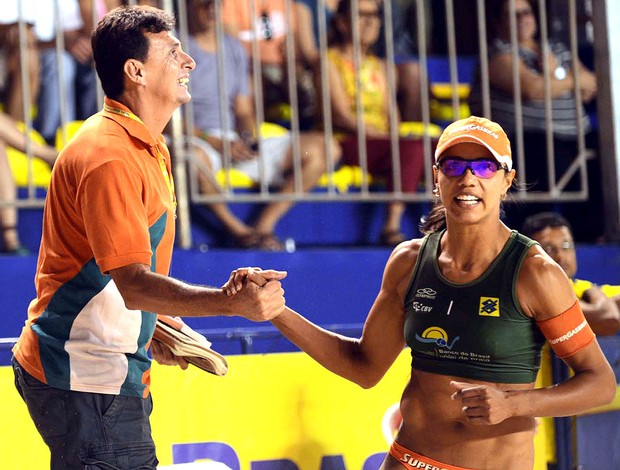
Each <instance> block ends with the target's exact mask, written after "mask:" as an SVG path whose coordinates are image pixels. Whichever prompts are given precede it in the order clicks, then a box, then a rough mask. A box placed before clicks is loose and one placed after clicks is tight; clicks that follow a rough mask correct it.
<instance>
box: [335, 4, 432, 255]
mask: <svg viewBox="0 0 620 470" xmlns="http://www.w3.org/2000/svg"><path fill="white" fill-rule="evenodd" d="M358 5H359V10H358V11H357V12H355V13H356V14H358V15H359V27H360V31H359V36H360V49H361V57H360V70H359V72H358V73H356V70H355V62H354V56H353V54H354V51H353V30H352V25H351V1H350V0H342V1H341V2H340V4H339V5H338V10H337V11H336V13H335V14H334V16H333V17H332V19H331V23H330V30H329V50H328V62H329V90H330V94H331V96H330V100H331V108H332V120H333V125H334V130H335V131H337V132H339V133H340V135H341V138H342V140H341V145H342V161H343V163H345V164H348V165H359V164H360V160H359V150H358V123H357V106H356V81H357V77H359V79H360V81H361V91H360V94H361V103H362V108H363V109H362V110H361V112H362V114H363V121H364V124H365V126H364V128H365V132H366V150H367V169H368V171H369V172H370V173H371V174H372V175H375V176H380V177H383V178H385V179H386V181H387V185H388V191H392V190H393V189H394V184H393V180H392V148H391V147H392V145H391V140H390V136H389V132H390V126H389V116H390V111H391V110H390V102H389V98H388V96H389V95H388V83H387V64H386V62H385V61H384V60H382V59H380V58H378V57H377V56H376V55H374V54H373V53H372V47H373V46H374V45H375V44H376V42H377V38H378V37H379V30H380V28H381V3H380V2H379V1H376V0H360V1H359V3H358ZM394 112H398V111H397V110H394ZM399 154H400V155H399V158H400V171H401V180H400V181H401V189H402V191H403V192H409V193H412V192H415V191H416V190H417V186H418V182H419V181H420V179H421V177H422V173H423V168H424V162H423V156H422V153H421V152H420V146H419V141H416V140H414V139H409V138H403V137H401V138H400V139H399ZM405 207H406V206H405V202H404V201H399V200H393V201H390V202H389V203H388V206H387V216H386V219H385V222H384V224H383V228H382V232H381V236H380V242H381V243H382V244H384V245H388V246H393V245H397V244H398V243H400V242H402V241H404V240H405V239H406V238H407V237H406V236H405V235H404V234H403V233H401V221H402V216H403V213H404V211H405Z"/></svg>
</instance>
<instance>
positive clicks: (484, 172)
mask: <svg viewBox="0 0 620 470" xmlns="http://www.w3.org/2000/svg"><path fill="white" fill-rule="evenodd" d="M435 167H436V168H438V169H440V170H441V172H442V173H443V174H444V175H446V176H449V177H451V178H454V177H458V176H462V175H463V174H464V173H465V170H467V169H468V168H469V169H470V170H471V174H472V175H474V176H477V177H478V178H483V179H488V178H493V176H495V173H497V172H498V171H499V170H504V171H508V168H506V167H505V166H504V165H500V164H499V163H498V162H497V161H495V160H491V159H489V158H479V159H476V160H465V159H463V158H459V157H445V158H442V159H441V160H440V161H439V162H438V163H437V164H435Z"/></svg>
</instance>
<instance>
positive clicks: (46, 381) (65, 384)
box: [13, 7, 286, 470]
mask: <svg viewBox="0 0 620 470" xmlns="http://www.w3.org/2000/svg"><path fill="white" fill-rule="evenodd" d="M174 25H175V22H174V17H172V15H170V14H168V13H166V12H164V11H162V10H158V9H155V8H149V7H121V8H117V9H114V10H112V11H111V12H110V13H108V14H107V15H106V16H105V17H104V18H103V20H101V21H100V22H99V25H98V27H97V29H96V30H95V32H94V35H93V40H92V45H93V55H94V60H95V64H96V68H97V74H98V76H99V78H100V79H101V85H102V87H103V90H104V92H105V95H106V97H105V102H104V109H103V110H102V111H101V112H100V113H97V114H96V115H94V116H92V117H91V118H89V119H88V120H86V122H85V123H84V125H83V126H82V127H81V128H80V130H79V131H78V134H76V136H75V137H74V138H73V139H72V140H71V142H69V143H68V144H67V146H66V147H65V148H64V149H63V151H62V157H61V158H60V159H59V160H58V162H57V163H56V165H55V167H54V171H53V173H52V181H51V184H50V189H49V191H48V194H47V199H46V201H45V211H44V216H43V234H42V239H41V248H40V256H39V262H38V266H37V274H36V281H35V282H36V287H37V298H36V299H35V300H33V301H32V302H31V303H30V306H29V311H28V320H27V322H26V325H25V327H24V328H23V330H22V334H21V336H20V338H19V339H18V341H17V343H16V345H15V347H14V349H13V353H14V358H13V369H14V372H15V385H16V387H17V389H18V391H19V393H20V395H21V396H22V398H23V399H24V401H25V402H26V403H27V404H28V410H29V412H30V415H31V418H32V419H33V421H34V422H35V423H36V427H37V429H38V430H39V432H40V433H41V435H42V437H43V438H44V440H45V442H46V444H47V445H48V447H49V448H50V452H51V468H54V469H57V468H65V469H82V468H89V467H90V468H100V469H103V468H123V469H138V468H140V469H145V470H146V469H152V470H154V469H156V468H157V465H158V460H157V456H156V450H155V443H154V441H153V437H152V434H151V426H150V420H149V416H150V414H151V411H152V409H153V403H152V398H151V395H150V393H149V385H150V365H151V360H150V358H149V357H148V355H147V348H149V347H151V351H152V352H153V355H154V356H155V357H156V359H157V360H159V361H164V362H167V361H174V360H175V359H174V358H171V357H169V356H162V355H161V354H160V353H161V352H162V351H161V349H160V350H157V349H155V346H151V338H152V336H153V331H154V329H155V324H156V318H157V315H156V314H161V315H183V316H213V315H241V316H243V317H245V318H248V319H254V320H259V321H264V320H268V319H269V318H271V317H272V316H273V315H277V314H278V313H280V312H281V311H282V310H283V308H284V297H283V294H284V291H283V290H282V286H281V284H280V282H279V281H271V282H269V283H267V284H266V285H264V286H263V287H262V288H258V287H257V286H256V285H248V286H247V288H246V289H244V291H243V292H240V293H239V294H237V295H235V296H234V297H230V296H227V295H226V294H225V293H224V292H223V290H222V289H221V288H210V287H205V286H196V285H189V284H186V283H184V282H181V281H178V280H176V279H173V278H171V277H169V276H168V273H169V269H170V263H171V257H172V249H173V242H174V230H175V208H176V204H175V197H174V184H173V181H172V169H171V165H170V153H169V152H168V149H167V147H166V144H165V141H164V137H163V135H162V131H163V130H164V127H165V125H166V123H167V122H168V121H169V120H170V117H171V116H172V113H173V112H174V110H176V109H177V108H178V107H179V106H181V105H182V104H184V103H187V102H189V100H190V94H189V92H188V88H187V83H188V81H189V77H190V74H191V71H192V70H193V69H194V66H195V63H194V61H193V59H192V58H191V57H190V56H189V55H187V54H186V53H185V52H184V51H183V49H182V48H181V45H180V43H179V41H178V39H176V38H175V37H174V36H173V35H172V30H173V28H174ZM274 273H275V272H274ZM285 275H286V273H279V274H276V277H279V278H280V279H281V278H283V277H284V276H285ZM154 344H156V343H155V342H154ZM160 348H161V346H160ZM184 364H185V365H187V364H186V363H184ZM95 423H96V424H95ZM102 423H105V425H102ZM59 430H60V432H58V431H59Z"/></svg>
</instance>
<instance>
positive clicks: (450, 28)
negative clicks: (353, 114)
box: [0, 0, 615, 247]
mask: <svg viewBox="0 0 620 470" xmlns="http://www.w3.org/2000/svg"><path fill="white" fill-rule="evenodd" d="M19 1H20V3H21V1H25V0H19ZM50 1H53V2H55V5H56V12H58V11H59V10H58V8H59V4H58V0H50ZM215 1H216V15H217V17H218V18H219V17H220V14H221V6H222V0H215ZM226 1H233V0H226ZM237 1H240V2H241V1H248V0H237ZM293 1H294V0H285V1H284V5H285V14H286V18H287V20H288V21H287V24H293V23H294V21H293V15H294V8H293V7H294V4H293ZM411 1H412V2H413V5H414V8H415V12H416V15H415V16H416V23H415V25H411V27H412V28H413V29H414V30H415V31H416V34H415V37H416V39H417V42H418V55H417V57H416V58H415V60H417V61H418V63H419V65H420V83H419V85H418V86H419V87H420V97H421V108H422V109H421V116H422V122H423V124H424V128H425V129H426V128H428V126H429V124H432V122H433V116H432V114H431V110H430V109H431V101H432V100H433V96H432V94H431V91H430V90H431V89H432V85H433V83H432V80H431V76H430V74H429V70H428V64H429V57H430V55H431V54H430V51H431V50H432V42H433V39H434V38H432V37H431V35H430V33H429V30H428V25H429V24H432V17H433V14H434V13H435V11H434V9H435V7H436V5H437V4H438V2H435V1H428V0H411ZM455 1H456V0H444V8H443V9H442V10H443V11H444V12H445V18H443V21H444V22H445V25H446V28H445V34H446V39H447V41H446V42H447V54H446V55H445V59H446V60H447V61H448V64H449V81H448V82H447V83H448V85H449V87H450V95H451V96H450V102H449V105H448V107H449V108H451V115H452V116H456V117H458V116H459V115H460V114H461V109H462V105H463V104H464V102H465V100H466V99H464V98H463V97H462V96H460V95H459V85H463V83H462V78H461V77H459V74H458V67H459V50H458V47H457V46H458V38H457V33H456V28H455V22H456V21H457V19H456V18H455V14H454V2H455ZM358 2H359V0H352V5H353V7H354V10H355V6H356V5H357V4H358ZM576 2H577V0H569V2H568V4H569V13H570V14H569V15H568V18H566V21H567V22H568V28H567V29H568V31H569V33H570V52H571V56H572V58H573V63H576V59H577V57H578V50H577V49H578V47H577V14H576ZM128 3H130V4H136V3H138V2H137V1H135V0H133V1H129V2H128ZM249 4H250V10H251V12H252V15H253V16H255V17H257V15H260V13H259V12H257V11H256V7H255V4H254V2H252V1H250V3H249ZM469 4H470V5H474V3H473V2H470V3H469ZM93 5H94V1H93ZM317 5H318V9H319V12H321V13H322V12H323V11H324V9H325V8H326V4H325V1H324V0H318V2H317ZM539 5H540V7H539V11H538V15H539V21H540V35H541V42H542V43H546V41H547V39H548V38H549V34H548V31H547V27H546V25H547V24H548V23H549V22H550V21H552V20H554V19H555V18H548V17H547V9H546V2H545V1H544V0H543V1H541V2H539ZM159 6H160V7H162V8H164V9H167V10H170V11H173V12H175V13H176V16H177V19H178V35H179V37H180V38H181V40H182V41H186V40H187V37H188V31H187V15H191V12H188V11H187V5H186V2H185V0H164V1H161V2H159ZM475 7H476V11H477V13H476V21H477V24H476V25H472V27H473V28H474V30H476V31H477V35H478V47H479V53H478V63H479V67H480V70H481V88H482V100H483V106H484V110H485V111H484V114H485V115H487V116H488V117H490V118H492V117H493V116H491V115H490V114H491V112H490V105H489V103H490V97H489V94H490V84H489V80H488V58H487V42H488V37H487V31H486V26H485V24H486V11H485V2H484V0H477V1H476V2H475ZM93 10H94V11H95V10H96V9H95V8H93ZM392 14H393V12H392V9H391V2H389V1H388V2H385V3H384V8H383V15H384V18H383V19H384V24H385V26H386V27H385V34H384V37H385V49H386V61H387V63H388V64H394V63H395V56H394V48H393V41H392V39H391V38H392V36H393V31H392V27H391V25H392ZM510 17H511V21H510V25H511V28H510V29H511V38H512V42H513V63H514V64H515V65H516V64H517V61H518V55H517V54H518V51H517V46H516V23H515V22H516V12H515V3H514V0H510ZM435 20H437V18H435ZM358 21H359V19H358V18H357V17H356V16H355V15H354V16H353V19H352V22H353V25H354V26H355V25H356V24H357V22H358ZM217 24H218V26H217V35H218V38H220V41H219V44H221V38H222V35H223V34H224V28H223V26H222V23H221V21H218V22H217ZM20 26H22V27H20V30H19V31H20V35H21V34H22V33H23V32H24V28H23V25H22V24H21V23H20ZM353 31H354V35H353V36H354V38H353V40H354V49H355V54H354V55H355V61H354V62H355V65H356V67H357V68H358V69H359V66H360V38H359V33H358V32H357V29H356V28H355V27H354V28H353ZM326 34H327V24H326V22H325V19H324V15H323V14H319V38H318V45H319V53H320V67H319V73H320V78H321V79H320V82H321V83H322V90H321V91H322V93H320V96H322V98H323V99H322V100H321V103H320V104H321V107H322V108H323V113H322V116H323V118H322V119H323V124H324V126H323V127H324V129H325V130H324V132H325V135H326V137H327V141H329V139H331V138H332V136H333V135H334V134H335V132H334V129H333V126H332V119H331V118H332V113H331V106H330V102H329V99H328V96H329V87H328V79H327V74H328V60H327V50H326V45H327V40H326ZM56 37H57V39H58V40H57V41H56V48H57V52H58V54H57V55H58V57H60V51H61V48H62V47H64V46H63V40H62V38H63V35H62V25H61V24H59V23H57V24H56ZM294 40H295V39H294V35H293V31H292V30H291V29H290V28H289V29H288V30H287V32H286V42H285V45H286V48H285V49H286V57H287V69H286V72H287V74H288V75H289V77H290V84H289V94H290V105H291V106H290V107H291V116H290V129H291V133H292V135H293V144H292V149H293V170H294V172H295V190H294V191H293V192H291V193H286V194H283V193H278V192H274V191H272V190H270V188H269V185H268V184H267V182H266V181H265V180H264V179H263V178H261V181H259V183H258V184H257V186H256V188H255V190H254V191H250V192H242V193H240V192H238V191H236V190H235V188H234V187H233V185H232V184H231V183H230V180H229V179H228V178H226V179H225V183H224V185H223V187H222V191H221V193H220V194H217V195H204V194H201V193H200V191H199V189H198V184H197V183H196V178H197V172H198V171H205V170H204V169H203V170H200V165H192V164H190V163H192V162H196V158H195V156H194V154H193V151H192V148H191V145H190V139H189V137H188V136H191V135H193V134H194V123H193V119H192V104H191V103H190V104H189V105H186V106H184V107H183V109H180V110H179V111H178V112H176V113H175V114H174V116H173V118H172V121H171V126H170V131H169V132H170V137H171V139H170V142H171V150H172V153H173V156H174V174H175V179H176V188H177V193H178V194H177V199H178V203H179V206H178V213H179V242H180V245H181V246H183V247H189V246H190V245H191V235H190V228H189V227H190V224H191V220H190V211H189V207H190V205H192V204H209V203H213V202H229V203H231V202H232V203H234V202H257V203H264V202H269V201H278V200H294V201H298V202H301V201H315V202H332V201H364V202H368V201H376V202H382V201H389V200H393V199H398V200H404V201H408V202H412V203H416V202H428V201H431V200H432V192H431V191H432V187H433V177H432V166H431V165H432V156H431V155H432V145H433V137H431V135H429V134H428V133H424V134H423V135H422V136H419V137H417V138H419V139H421V140H422V143H423V157H422V158H423V159H424V169H425V173H424V181H423V184H421V185H420V187H419V190H418V191H417V192H415V193H405V192H403V191H402V190H401V187H400V161H399V155H398V142H399V132H398V115H397V114H396V111H395V110H396V108H397V107H396V80H397V77H396V76H395V73H394V71H393V68H392V67H390V68H389V69H388V70H389V73H388V75H387V78H388V84H389V90H390V93H389V101H390V103H391V104H392V107H391V108H392V110H393V112H392V113H391V115H390V116H389V122H390V124H391V125H390V140H391V142H392V168H393V179H394V186H395V187H394V190H393V191H391V192H387V191H385V190H380V191H377V190H375V188H373V187H371V185H370V184H369V180H368V177H367V171H366V170H367V148H366V145H365V142H366V141H365V135H366V133H365V124H364V121H363V119H362V117H361V113H358V128H359V134H358V144H359V152H360V158H359V161H360V165H359V166H360V167H361V174H362V179H361V182H360V184H359V185H358V187H356V188H354V190H352V191H348V192H341V191H340V190H339V188H338V187H337V186H336V183H335V181H334V179H333V178H328V179H327V183H326V185H325V188H324V191H312V192H304V191H303V189H302V187H301V156H300V155H301V152H302V151H303V149H302V148H300V144H299V140H298V137H299V134H300V130H299V129H300V126H299V115H298V110H297V106H296V105H297V95H296V86H295V85H296V80H297V77H296V71H295V67H294V64H295V46H294ZM19 45H20V51H21V54H22V57H23V58H24V57H25V53H26V52H25V47H26V46H25V43H24V41H23V40H22V41H20V42H19ZM251 49H252V58H251V64H252V67H253V68H254V69H258V68H260V49H259V45H258V43H257V40H256V38H254V40H253V43H252V47H251ZM222 53H223V51H222V48H221V46H218V50H217V56H218V62H217V63H218V70H217V71H215V70H214V72H213V73H217V74H218V78H219V82H220V83H222V84H224V86H225V84H226V71H225V70H224V68H223V60H222ZM60 62H62V61H60ZM22 63H24V64H26V63H27V61H25V60H22ZM59 67H60V69H59V70H60V74H62V73H63V68H62V63H60V64H59ZM513 69H514V78H515V80H514V97H515V100H514V103H515V109H516V110H517V113H516V128H517V132H516V138H515V140H514V141H513V147H514V148H515V149H516V150H517V152H516V153H517V154H518V161H517V166H518V167H519V169H520V172H521V173H522V174H523V175H525V174H526V173H527V167H526V163H525V161H523V140H522V139H523V125H522V121H521V117H520V106H521V90H520V85H519V80H518V79H517V78H518V71H517V67H513ZM27 75H28V74H27V73H26V71H22V76H23V77H24V88H26V87H27V85H28V84H27ZM252 77H253V86H254V88H255V90H256V93H255V99H256V102H255V111H256V119H257V121H258V123H261V122H263V121H264V110H263V103H262V96H261V92H260V90H261V89H262V83H261V78H260V74H258V73H256V74H253V76H252ZM358 77H359V74H358ZM192 78H193V80H196V79H197V78H196V77H192ZM357 80H358V83H357V85H358V87H357V89H358V93H357V96H356V104H357V109H361V107H362V103H361V96H360V94H359V90H360V86H359V85H360V83H359V78H358V79H357ZM545 88H546V92H545V103H546V108H545V112H546V114H545V127H546V132H547V134H546V135H547V151H548V153H549V155H551V158H550V159H549V161H548V162H547V165H548V168H549V185H548V186H549V188H548V190H546V191H541V192H536V193H531V192H529V191H528V190H527V189H523V188H521V189H518V190H516V191H513V194H512V196H513V198H514V199H516V200H523V201H528V202H529V201H551V200H554V201H555V200H558V201H559V200H562V201H578V200H586V199H587V198H588V195H589V191H588V184H587V181H588V177H587V167H586V160H587V158H589V157H590V156H591V155H590V154H589V153H588V149H586V148H585V131H584V129H583V127H582V126H579V129H578V135H577V136H576V138H577V140H578V153H577V155H575V157H574V161H573V162H572V165H570V167H569V168H568V170H567V171H566V174H563V175H556V174H555V172H554V162H553V154H554V151H553V150H554V148H553V122H552V119H551V97H550V92H549V80H548V79H547V80H546V86H545ZM24 91H25V92H26V93H27V90H24ZM59 92H60V93H62V91H60V90H59ZM574 94H575V97H576V101H577V104H578V106H577V108H576V109H575V113H576V117H577V121H580V120H579V118H580V117H581V113H582V107H581V94H580V91H579V80H578V79H577V80H576V82H575V89H574ZM220 95H221V100H222V101H221V102H220V111H221V113H220V115H221V116H222V122H223V123H226V122H228V120H227V119H226V113H227V109H228V107H227V106H226V105H225V103H224V101H223V100H225V93H220ZM25 96H27V94H26V95H25ZM99 98H100V100H101V99H102V96H101V92H100V95H99ZM24 105H25V108H27V109H25V115H26V116H31V115H32V110H31V109H29V107H28V105H27V103H24ZM61 118H62V119H63V123H64V121H65V119H64V114H63V113H62V112H61ZM31 126H32V123H31V122H30V120H27V122H26V128H27V129H30V128H31ZM62 128H63V129H64V125H63V127H62ZM224 130H226V129H224ZM26 153H27V154H30V150H29V149H27V152H26ZM325 158H326V162H327V168H328V171H327V173H328V174H333V173H334V172H335V171H336V169H337V168H336V165H335V158H334V155H332V152H331V147H330V146H329V145H326V146H325ZM614 158H615V157H614ZM223 167H224V169H225V170H226V169H229V168H231V167H232V159H231V156H230V145H225V146H224V152H223ZM30 171H32V165H29V172H30ZM574 174H577V175H579V179H580V181H581V189H580V190H579V191H566V190H565V189H564V186H565V184H566V182H567V180H568V179H570V177H571V176H572V175H574ZM261 175H263V176H264V171H261ZM32 181H33V178H32V175H30V176H29V182H30V184H29V185H28V192H27V196H26V197H24V198H21V199H18V200H17V201H15V202H10V203H7V202H6V201H4V202H3V201H0V207H1V206H2V205H7V204H10V205H15V206H17V207H22V208H23V207H39V206H41V205H42V204H43V199H42V198H41V197H40V196H37V194H36V191H35V190H34V185H33V183H32Z"/></svg>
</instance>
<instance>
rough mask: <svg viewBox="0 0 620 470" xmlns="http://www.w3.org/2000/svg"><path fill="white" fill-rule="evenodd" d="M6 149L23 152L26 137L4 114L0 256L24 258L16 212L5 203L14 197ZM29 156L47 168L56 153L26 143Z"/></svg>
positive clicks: (0, 123) (1, 119)
mask: <svg viewBox="0 0 620 470" xmlns="http://www.w3.org/2000/svg"><path fill="white" fill-rule="evenodd" d="M7 146H10V147H14V148H16V149H17V150H20V151H22V152H26V136H25V135H24V134H23V133H22V132H21V131H20V130H19V129H18V127H17V123H16V122H15V121H14V120H13V119H12V118H11V117H9V116H8V115H6V114H4V113H0V202H2V203H3V204H2V205H0V231H1V232H2V248H1V250H0V251H1V252H2V253H10V254H17V255H26V254H28V250H26V249H25V248H24V247H23V246H22V244H21V242H20V240H19V234H18V231H17V209H16V208H15V207H13V206H11V205H6V203H9V204H10V203H13V202H14V201H15V199H16V198H17V193H16V187H15V182H14V180H13V175H12V172H11V167H10V166H9V159H8V156H7V151H6V149H7ZM30 151H31V153H32V155H34V156H36V157H39V158H41V159H42V160H45V161H46V162H47V163H48V164H49V165H50V166H51V165H53V164H54V161H55V160H56V155H57V152H56V150H55V149H53V148H52V147H46V146H41V145H38V144H36V143H34V142H32V141H31V142H30Z"/></svg>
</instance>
